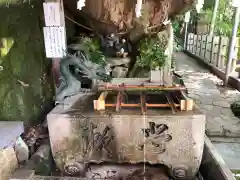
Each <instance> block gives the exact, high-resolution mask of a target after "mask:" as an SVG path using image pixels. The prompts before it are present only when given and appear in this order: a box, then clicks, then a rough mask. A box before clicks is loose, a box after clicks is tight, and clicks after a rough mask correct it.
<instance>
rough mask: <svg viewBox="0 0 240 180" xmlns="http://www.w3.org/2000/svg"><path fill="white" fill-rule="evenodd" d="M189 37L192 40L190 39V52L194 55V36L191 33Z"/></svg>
mask: <svg viewBox="0 0 240 180" xmlns="http://www.w3.org/2000/svg"><path fill="white" fill-rule="evenodd" d="M189 37H190V39H189V42H190V43H189V51H190V52H191V53H192V52H193V51H192V50H193V34H192V33H191V34H190V36H189Z"/></svg>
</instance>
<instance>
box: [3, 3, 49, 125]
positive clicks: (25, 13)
mask: <svg viewBox="0 0 240 180" xmlns="http://www.w3.org/2000/svg"><path fill="white" fill-rule="evenodd" d="M8 2H9V3H6V1H5V0H4V1H0V17H1V20H0V70H1V71H0V84H1V88H0V107H1V109H0V120H9V121H15V120H18V121H19V120H21V121H24V122H26V123H30V122H36V121H37V120H38V119H39V115H40V114H42V112H43V111H45V110H46V109H47V107H48V106H49V107H50V105H51V102H52V98H53V86H52V84H53V83H52V75H51V61H50V60H49V59H46V58H45V54H44V45H43V33H42V27H43V10H42V2H41V1H37V0H31V1H18V0H12V1H8Z"/></svg>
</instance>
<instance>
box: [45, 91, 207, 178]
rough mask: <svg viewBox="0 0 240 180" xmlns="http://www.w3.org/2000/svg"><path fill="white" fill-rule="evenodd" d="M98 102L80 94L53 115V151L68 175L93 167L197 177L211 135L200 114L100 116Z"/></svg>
mask: <svg viewBox="0 0 240 180" xmlns="http://www.w3.org/2000/svg"><path fill="white" fill-rule="evenodd" d="M96 98H97V97H96V95H94V94H78V95H76V96H74V97H71V98H69V99H68V100H66V101H65V104H64V105H63V104H62V105H58V106H57V107H56V108H55V109H53V111H52V112H50V113H49V114H48V117H47V119H48V128H49V135H50V141H51V148H52V153H53V157H54V160H55V162H56V165H57V167H58V168H59V169H61V170H62V171H65V172H67V171H68V169H67V167H68V166H71V165H72V166H76V167H79V165H81V164H85V163H90V162H94V163H100V162H115V163H132V164H136V163H141V162H148V163H150V164H164V165H166V166H167V167H169V169H170V170H171V172H172V173H173V174H174V173H179V172H180V173H182V172H183V173H185V174H186V175H187V176H188V177H193V176H194V175H195V174H196V173H197V171H198V168H199V166H200V163H201V159H202V153H203V146H204V132H205V116H204V115H203V114H201V113H200V112H199V111H198V109H196V108H195V109H194V110H193V111H186V112H184V111H179V112H177V113H175V114H173V113H172V111H171V110H168V109H165V110H161V109H157V110H156V109H155V110H153V109H149V110H148V111H147V114H146V115H141V113H140V110H139V109H122V110H121V111H120V112H115V111H111V110H105V111H104V112H95V111H94V110H93V100H94V99H96ZM79 168H80V169H81V167H79ZM67 173H69V172H67ZM186 175H185V176H186Z"/></svg>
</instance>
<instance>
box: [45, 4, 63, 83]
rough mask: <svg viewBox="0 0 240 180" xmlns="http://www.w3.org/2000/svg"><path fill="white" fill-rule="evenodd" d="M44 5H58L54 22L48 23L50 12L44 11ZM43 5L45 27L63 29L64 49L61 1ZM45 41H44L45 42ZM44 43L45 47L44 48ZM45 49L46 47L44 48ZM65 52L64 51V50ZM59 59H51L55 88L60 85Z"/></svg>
mask: <svg viewBox="0 0 240 180" xmlns="http://www.w3.org/2000/svg"><path fill="white" fill-rule="evenodd" d="M45 3H58V4H59V9H57V8H56V9H54V10H55V14H54V16H55V17H56V20H55V22H54V20H52V21H50V22H49V20H48V17H50V16H51V14H49V13H50V12H49V11H47V10H46V9H47V8H46V4H45ZM45 3H44V16H45V27H63V28H64V32H63V33H64V38H63V39H62V40H63V44H64V45H63V46H64V47H66V46H67V41H66V29H65V17H64V8H63V0H45ZM45 41H46V40H45ZM46 43H47V42H45V46H46ZM45 48H46V47H45ZM64 50H65V49H64ZM60 59H61V57H58V58H56V57H52V73H53V76H54V82H55V88H57V87H58V86H59V85H60V81H59V79H60V72H59V69H60V67H59V63H60Z"/></svg>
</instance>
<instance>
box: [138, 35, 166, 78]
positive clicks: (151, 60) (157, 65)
mask: <svg viewBox="0 0 240 180" xmlns="http://www.w3.org/2000/svg"><path fill="white" fill-rule="evenodd" d="M165 49H166V41H164V40H161V39H159V37H157V36H152V37H146V38H144V39H142V40H141V41H140V42H139V48H138V51H139V55H138V56H137V62H136V63H137V66H138V67H141V68H144V69H147V70H148V71H149V75H150V81H151V82H162V80H163V79H162V77H163V71H162V67H163V66H164V65H165V62H166V59H167V56H166V54H165Z"/></svg>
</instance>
